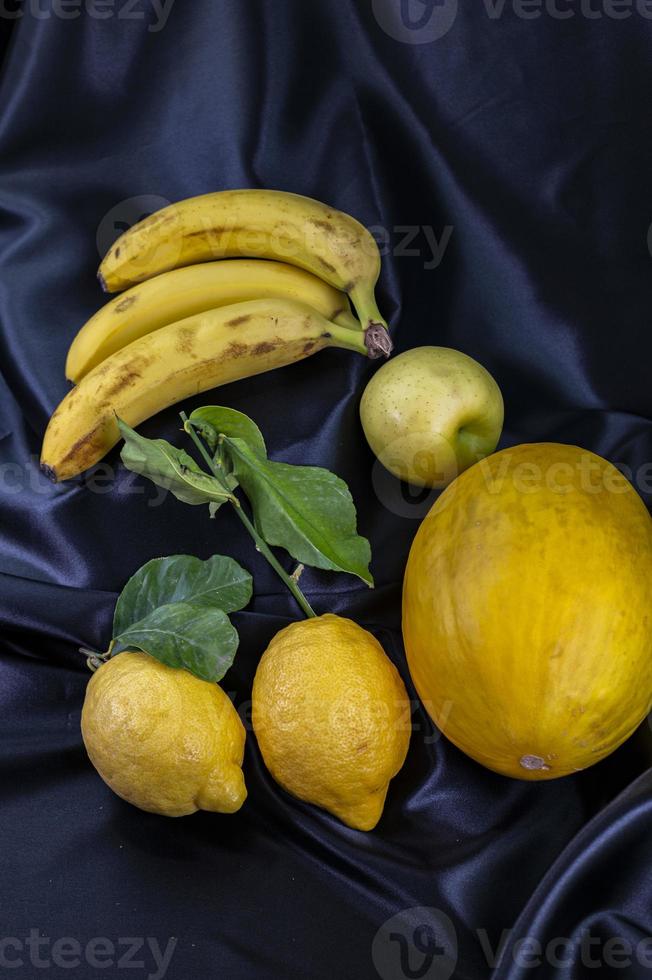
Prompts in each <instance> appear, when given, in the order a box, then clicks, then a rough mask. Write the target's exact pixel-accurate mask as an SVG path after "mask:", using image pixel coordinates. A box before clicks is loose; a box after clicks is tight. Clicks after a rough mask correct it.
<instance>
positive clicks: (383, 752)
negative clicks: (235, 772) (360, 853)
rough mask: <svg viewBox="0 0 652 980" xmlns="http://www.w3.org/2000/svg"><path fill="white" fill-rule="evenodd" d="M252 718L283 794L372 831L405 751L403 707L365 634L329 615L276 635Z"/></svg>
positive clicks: (389, 667) (394, 678)
mask: <svg viewBox="0 0 652 980" xmlns="http://www.w3.org/2000/svg"><path fill="white" fill-rule="evenodd" d="M252 720H253V726H254V731H255V732H256V738H257V739H258V744H259V746H260V750H261V752H262V755H263V759H264V760H265V765H266V766H267V768H268V769H269V771H270V772H271V774H272V776H273V777H274V779H275V780H276V781H277V782H278V783H280V785H281V786H282V787H283V788H284V789H286V790H287V791H288V792H289V793H292V794H293V795H294V796H297V797H299V798H300V799H302V800H305V801H307V802H308V803H315V804H317V806H321V807H323V808H324V809H325V810H328V811H330V813H333V814H335V816H336V817H339V819H340V820H342V821H343V822H344V823H346V824H348V825H349V826H350V827H354V828H356V829H357V830H371V829H372V828H373V827H375V826H376V824H377V823H378V821H379V819H380V817H381V814H382V812H383V806H384V804H385V797H386V795H387V788H388V785H389V781H390V779H391V778H392V777H393V776H395V775H396V773H397V772H398V771H399V769H400V768H401V766H402V765H403V763H404V761H405V756H406V754H407V750H408V743H409V741H410V703H409V700H408V696H407V692H406V690H405V686H404V684H403V681H402V680H401V678H400V676H399V673H398V671H397V670H396V668H395V667H394V665H393V663H392V662H391V661H390V660H389V658H388V657H387V656H386V655H385V652H384V650H383V648H382V647H381V645H380V644H379V643H378V641H377V640H376V639H375V637H373V636H372V635H371V633H368V632H367V631H366V630H364V629H362V628H361V627H360V626H357V625H356V623H354V622H352V621H351V620H350V619H343V618H341V617H340V616H334V615H331V614H327V615H325V616H319V617H316V618H314V619H307V620H304V621H302V622H298V623H293V624H292V625H291V626H288V627H287V628H286V629H284V630H281V632H280V633H277V635H276V636H275V637H274V639H273V640H272V642H271V643H270V645H269V646H268V648H267V650H266V651H265V653H264V654H263V657H262V659H261V661H260V664H259V666H258V670H257V671H256V677H255V679H254V687H253V707H252Z"/></svg>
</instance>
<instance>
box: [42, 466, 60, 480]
mask: <svg viewBox="0 0 652 980" xmlns="http://www.w3.org/2000/svg"><path fill="white" fill-rule="evenodd" d="M41 473H42V474H43V476H47V478H48V480H51V481H52V483H56V482H57V473H56V470H55V469H53V467H52V466H48V464H47V463H41Z"/></svg>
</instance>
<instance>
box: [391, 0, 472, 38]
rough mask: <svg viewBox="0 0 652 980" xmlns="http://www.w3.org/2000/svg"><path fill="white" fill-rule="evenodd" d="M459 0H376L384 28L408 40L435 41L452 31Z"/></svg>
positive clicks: (392, 34)
mask: <svg viewBox="0 0 652 980" xmlns="http://www.w3.org/2000/svg"><path fill="white" fill-rule="evenodd" d="M457 2H458V0H372V8H373V12H374V16H375V18H376V20H377V21H378V23H379V24H380V26H381V27H382V29H383V30H384V31H385V33H386V34H389V36H390V37H393V38H394V40H395V41H402V42H403V43H404V44H431V43H432V42H433V41H437V40H438V39H439V38H440V37H443V36H444V35H445V34H447V33H448V32H449V30H450V29H451V27H452V26H453V24H454V23H455V18H456V17H457Z"/></svg>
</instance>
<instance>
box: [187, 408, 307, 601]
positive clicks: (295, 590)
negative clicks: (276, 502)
mask: <svg viewBox="0 0 652 980" xmlns="http://www.w3.org/2000/svg"><path fill="white" fill-rule="evenodd" d="M180 415H181V421H182V422H183V428H184V431H185V432H187V433H188V435H189V436H190V438H191V439H192V441H193V442H194V444H195V446H196V447H197V450H198V452H199V453H200V454H201V456H202V459H203V460H204V462H205V463H206V465H207V466H208V468H209V469H210V471H211V473H212V474H213V476H214V477H215V479H216V480H218V481H219V482H220V484H221V485H222V486H223V487H224V489H225V490H227V491H228V493H229V501H230V503H231V505H232V506H233V509H234V510H235V512H236V514H237V515H238V517H239V519H240V521H241V522H242V524H243V525H244V526H245V528H246V529H247V531H248V532H249V534H250V535H251V537H252V538H253V541H254V544H255V545H256V550H257V551H259V552H260V553H261V555H263V556H264V557H265V558H266V559H267V561H268V562H269V564H270V565H271V566H272V568H273V569H274V571H275V572H276V574H277V575H278V577H279V578H280V579H281V580H282V581H283V582H284V584H285V585H286V586H287V588H288V589H289V590H290V592H291V593H292V595H293V596H294V598H295V599H296V600H297V602H298V603H299V606H300V607H301V609H302V611H303V612H304V613H305V615H306V616H308V618H311V617H314V616H316V615H317V614H316V612H315V611H314V609H313V608H312V606H311V605H310V603H309V602H308V600H307V599H306V597H305V595H304V594H303V592H302V591H301V589H300V588H299V585H298V583H297V581H296V579H294V578H292V576H291V575H288V574H287V572H286V571H285V569H284V568H283V566H282V565H281V564H280V562H279V561H278V560H277V558H276V557H275V555H274V554H273V552H272V551H271V549H270V548H269V546H268V545H267V543H266V542H265V541H264V540H263V538H262V537H261V536H260V534H259V533H258V531H257V530H256V528H255V527H254V525H253V523H252V522H251V521H250V519H249V517H248V516H247V514H246V513H245V512H244V510H243V508H242V504H241V503H240V501H239V500H238V498H237V497H235V496H234V495H233V494H232V493H231V491H230V490H229V488H228V486H227V485H226V482H225V480H224V474H223V471H222V470H221V468H220V467H219V466H218V465H217V463H216V462H215V460H214V459H213V458H212V456H211V454H210V453H209V452H208V450H207V448H206V446H205V445H204V443H203V441H202V440H201V439H200V438H199V436H198V434H197V432H196V431H195V427H194V425H193V424H192V422H190V420H189V419H188V416H187V415H186V413H185V412H181V413H180Z"/></svg>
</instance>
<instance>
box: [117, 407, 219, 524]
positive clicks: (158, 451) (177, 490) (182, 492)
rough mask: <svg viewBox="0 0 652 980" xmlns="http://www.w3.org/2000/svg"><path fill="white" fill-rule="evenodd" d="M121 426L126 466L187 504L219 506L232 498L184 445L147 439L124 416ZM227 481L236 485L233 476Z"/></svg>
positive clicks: (119, 423)
mask: <svg viewBox="0 0 652 980" xmlns="http://www.w3.org/2000/svg"><path fill="white" fill-rule="evenodd" d="M118 426H119V428H120V432H121V434H122V437H123V439H124V441H125V444H124V446H123V447H122V452H121V454H120V456H121V459H122V462H123V463H124V465H125V466H126V467H127V469H130V470H133V472H134V473H139V474H140V475H141V476H145V477H147V479H148V480H151V481H152V483H155V484H156V485H157V486H158V487H163V488H164V489H165V490H169V491H170V493H172V494H173V495H174V496H175V497H176V498H177V500H181V501H182V502H183V503H184V504H193V505H197V504H207V503H211V502H212V503H214V504H216V505H217V506H220V505H221V504H223V503H225V501H226V500H228V499H229V494H228V492H227V491H226V490H225V489H224V488H223V487H222V486H221V484H220V482H219V480H216V479H215V477H214V476H209V475H208V474H207V473H204V471H203V470H202V469H201V468H200V467H199V466H198V465H197V463H196V462H195V461H194V459H193V458H192V457H191V456H189V455H188V453H186V452H184V451H183V450H182V449H175V447H174V446H171V445H170V443H169V442H166V441H165V439H146V438H145V437H144V436H140V435H138V433H137V432H135V431H134V430H133V429H132V428H130V426H128V425H127V424H126V422H123V421H122V420H121V419H118ZM228 482H229V487H230V489H231V490H233V489H234V486H235V485H237V484H235V481H233V479H232V478H229V481H228Z"/></svg>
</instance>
